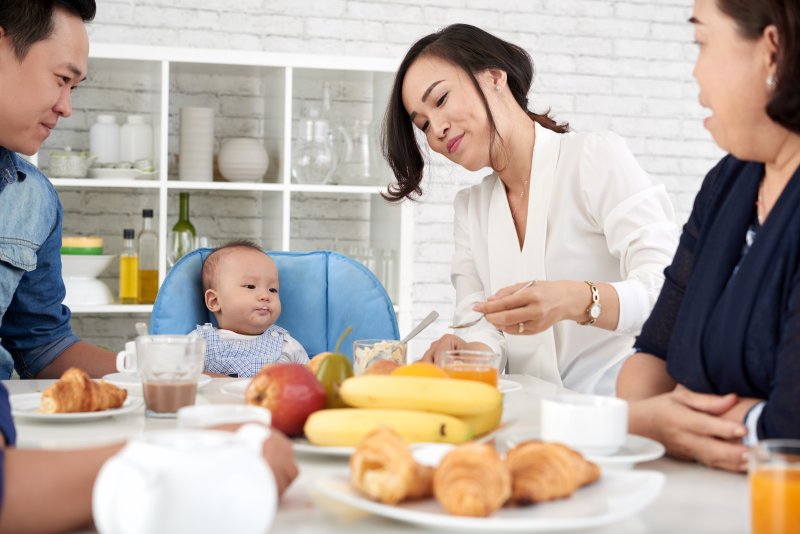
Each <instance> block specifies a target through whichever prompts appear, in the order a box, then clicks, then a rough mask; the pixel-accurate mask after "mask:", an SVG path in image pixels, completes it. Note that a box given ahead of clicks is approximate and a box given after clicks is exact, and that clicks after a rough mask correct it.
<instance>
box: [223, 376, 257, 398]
mask: <svg viewBox="0 0 800 534" xmlns="http://www.w3.org/2000/svg"><path fill="white" fill-rule="evenodd" d="M251 380H252V378H243V379H241V380H237V381H236V382H230V383H229V384H225V385H224V386H222V388H221V389H220V391H221V392H223V393H224V394H226V395H233V396H234V397H241V398H244V394H245V392H246V391H247V386H248V385H249V384H250V381H251Z"/></svg>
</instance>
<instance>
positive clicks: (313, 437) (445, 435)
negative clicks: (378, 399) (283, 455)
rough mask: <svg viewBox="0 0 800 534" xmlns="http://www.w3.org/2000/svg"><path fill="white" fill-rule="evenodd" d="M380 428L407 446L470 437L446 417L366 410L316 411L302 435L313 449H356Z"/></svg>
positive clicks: (463, 426) (462, 425)
mask: <svg viewBox="0 0 800 534" xmlns="http://www.w3.org/2000/svg"><path fill="white" fill-rule="evenodd" d="M380 426H388V427H391V428H393V429H394V430H395V431H397V433H399V434H400V435H401V436H403V439H405V440H406V441H407V442H409V443H419V442H443V443H463V442H465V441H468V440H470V439H472V434H473V433H472V427H470V426H469V425H468V424H467V423H465V422H463V421H461V420H459V419H457V418H455V417H452V416H449V415H444V414H435V413H428V412H416V411H412V410H371V409H367V408H364V409H353V408H338V409H331V410H319V411H316V412H314V413H312V414H311V415H310V416H309V418H308V419H307V420H306V424H305V428H304V431H305V434H306V437H307V438H308V441H310V442H311V443H313V444H314V445H323V446H341V447H355V446H356V445H358V443H359V441H361V439H362V438H363V437H364V436H366V435H367V434H369V433H370V432H372V431H373V430H375V429H376V428H378V427H380Z"/></svg>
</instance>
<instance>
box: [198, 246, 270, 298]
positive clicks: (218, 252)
mask: <svg viewBox="0 0 800 534" xmlns="http://www.w3.org/2000/svg"><path fill="white" fill-rule="evenodd" d="M237 248H249V249H253V250H257V251H259V252H264V250H263V249H262V248H261V247H259V246H258V245H256V244H255V243H253V242H252V241H247V240H245V239H241V240H238V241H231V242H230V243H225V244H224V245H221V246H219V247H217V248H215V249H214V250H212V251H211V253H210V254H209V255H208V256H206V259H205V260H203V268H202V270H201V274H200V276H201V278H202V280H203V293H205V292H206V290H208V289H212V285H213V283H214V274H215V273H216V271H217V265H218V264H219V262H220V261H221V260H222V258H223V257H224V256H225V253H226V252H230V251H231V250H233V249H237ZM264 254H266V252H264Z"/></svg>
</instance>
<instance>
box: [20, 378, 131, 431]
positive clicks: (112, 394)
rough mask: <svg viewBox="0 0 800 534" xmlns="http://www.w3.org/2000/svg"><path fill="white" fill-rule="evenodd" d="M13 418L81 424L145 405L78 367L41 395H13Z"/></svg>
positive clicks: (127, 411)
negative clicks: (93, 378) (93, 377)
mask: <svg viewBox="0 0 800 534" xmlns="http://www.w3.org/2000/svg"><path fill="white" fill-rule="evenodd" d="M9 399H10V401H11V414H12V415H13V416H14V417H20V418H26V419H36V420H43V421H59V422H60V421H65V422H67V421H68V422H78V421H86V420H90V419H101V418H103V417H111V416H112V415H121V414H125V413H129V412H132V411H134V410H136V409H137V408H139V407H140V406H141V405H142V400H141V399H131V398H129V397H128V392H127V391H125V390H124V389H122V388H119V387H117V386H115V385H113V384H109V383H107V382H105V381H104V380H98V381H95V380H92V379H91V378H90V377H89V375H88V374H86V372H84V371H83V370H81V369H78V368H76V367H71V368H69V369H67V370H66V371H64V374H63V375H61V378H59V379H58V380H57V381H56V382H55V383H53V384H51V385H50V386H49V387H47V388H46V389H45V390H44V391H43V392H41V393H20V394H16V395H11V396H10V397H9Z"/></svg>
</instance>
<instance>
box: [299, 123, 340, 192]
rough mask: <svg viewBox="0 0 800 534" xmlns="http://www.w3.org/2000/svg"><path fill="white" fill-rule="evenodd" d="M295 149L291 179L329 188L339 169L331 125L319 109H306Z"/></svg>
mask: <svg viewBox="0 0 800 534" xmlns="http://www.w3.org/2000/svg"><path fill="white" fill-rule="evenodd" d="M298 128H299V132H298V134H299V135H298V138H297V140H296V141H295V143H294V145H293V147H292V178H293V179H294V181H295V182H297V183H300V184H326V183H328V182H329V181H330V179H331V177H332V176H333V173H334V172H336V167H337V165H338V161H337V157H336V153H335V151H334V147H333V142H332V137H331V128H330V123H329V122H328V120H327V119H324V118H322V117H320V116H319V110H317V109H316V108H307V109H306V112H305V113H304V116H303V117H302V118H301V119H300V121H299V124H298Z"/></svg>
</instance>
